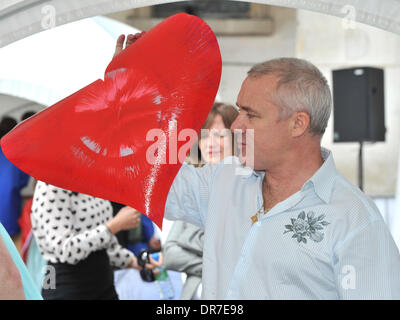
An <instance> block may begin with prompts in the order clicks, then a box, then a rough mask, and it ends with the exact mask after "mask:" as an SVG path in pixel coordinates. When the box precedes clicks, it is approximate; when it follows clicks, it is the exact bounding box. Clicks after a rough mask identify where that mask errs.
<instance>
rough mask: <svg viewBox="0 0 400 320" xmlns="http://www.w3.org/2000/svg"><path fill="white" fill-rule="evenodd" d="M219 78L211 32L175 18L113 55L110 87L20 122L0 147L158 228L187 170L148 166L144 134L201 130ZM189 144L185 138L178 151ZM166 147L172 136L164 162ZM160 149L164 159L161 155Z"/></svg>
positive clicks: (101, 85)
mask: <svg viewBox="0 0 400 320" xmlns="http://www.w3.org/2000/svg"><path fill="white" fill-rule="evenodd" d="M99 54H101V53H100V52H99ZM220 76H221V56H220V52H219V47H218V43H217V40H216V38H215V36H214V34H213V32H212V31H211V29H210V28H209V27H208V26H207V25H206V24H205V22H204V21H202V20H201V19H200V18H198V17H195V16H191V15H187V14H183V13H181V14H177V15H174V16H172V17H170V18H168V19H166V20H164V21H163V22H162V23H160V24H159V25H157V26H155V27H154V28H152V29H151V30H149V31H147V32H146V33H145V34H144V35H143V36H142V37H141V38H140V39H138V40H137V41H136V42H135V43H134V44H133V45H131V46H129V47H128V48H127V49H126V50H124V51H123V52H122V53H120V54H119V55H118V56H116V57H115V58H114V59H113V60H112V61H111V63H110V64H109V65H108V67H107V69H106V71H105V77H104V81H103V80H97V81H95V82H93V83H91V84H90V85H88V86H87V87H85V88H83V89H81V90H79V91H78V92H76V93H74V94H72V95H71V96H69V97H67V98H65V99H63V100H61V101H59V102H58V103H56V104H54V105H53V106H51V107H49V108H47V109H46V110H44V111H42V112H40V113H38V114H36V115H35V116H33V117H32V118H30V119H28V120H26V121H24V122H23V123H21V124H19V125H18V126H17V127H16V128H15V129H14V130H12V131H11V132H10V133H9V134H7V135H6V136H4V137H3V139H2V140H1V147H2V149H3V152H4V154H5V155H6V157H7V158H8V159H9V160H10V161H11V162H12V163H14V164H15V165H16V166H17V167H19V168H20V169H22V170H23V171H25V172H26V173H28V174H30V175H31V176H33V177H35V178H36V179H38V180H41V181H45V182H47V183H49V184H52V185H55V186H58V187H61V188H64V189H67V190H72V191H75V192H81V193H85V194H89V195H93V196H96V197H99V198H103V199H107V200H111V201H115V202H119V203H123V204H125V205H129V206H131V207H134V208H136V209H137V210H139V211H140V212H143V213H145V214H146V215H148V216H149V217H150V218H151V219H152V220H153V221H154V222H155V223H156V224H157V225H158V226H159V227H161V226H162V219H163V216H164V207H165V202H166V199H167V195H168V192H169V189H170V187H171V184H172V182H173V180H174V178H175V176H176V174H177V173H178V171H179V169H180V167H181V163H180V162H179V161H177V163H175V164H174V163H172V164H171V163H157V161H156V163H155V164H154V163H149V162H148V161H147V159H146V152H147V150H148V148H149V147H150V146H152V145H154V140H151V141H146V135H147V133H148V131H149V130H150V129H161V130H162V132H164V133H165V135H166V137H168V136H169V135H172V136H173V135H174V134H175V133H176V132H177V133H179V132H180V130H182V129H185V128H191V129H194V130H196V132H199V131H200V129H201V127H202V125H203V123H204V121H205V119H206V118H207V115H208V113H209V111H210V108H211V106H212V104H213V102H214V99H215V96H216V93H217V90H218V86H219V82H220ZM77 77H79V75H77ZM174 119H175V120H176V122H173V120H174ZM174 124H176V125H175V126H174ZM175 131H176V132H175ZM185 143H186V142H185V141H178V142H177V149H178V150H179V148H180V147H182V146H183V145H184V144H185ZM169 147H170V146H169V139H167V141H166V145H165V149H164V151H165V152H166V154H165V157H166V159H167V161H168V159H169ZM158 152H159V156H162V155H163V154H162V153H163V148H159V150H158Z"/></svg>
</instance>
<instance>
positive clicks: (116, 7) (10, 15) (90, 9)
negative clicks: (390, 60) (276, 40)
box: [0, 0, 400, 47]
mask: <svg viewBox="0 0 400 320" xmlns="http://www.w3.org/2000/svg"><path fill="white" fill-rule="evenodd" d="M232 1H235V0H232ZM169 2H177V0H172V1H171V0H164V1H162V0H69V1H64V0H1V1H0V47H2V46H5V45H7V44H9V43H12V42H14V41H17V40H19V39H22V38H25V37H27V36H29V35H31V34H35V33H37V32H40V31H43V30H45V29H48V28H51V27H54V26H59V25H62V24H66V23H68V22H72V21H76V20H80V19H83V18H88V17H93V16H98V15H103V14H107V13H112V12H117V11H122V10H127V9H132V8H138V7H144V6H149V5H154V4H160V3H169ZM248 2H250V1H248ZM251 2H257V3H265V4H271V5H277V6H284V7H291V8H298V9H306V10H312V11H316V12H321V13H326V14H330V15H334V16H338V17H347V18H349V19H354V20H355V21H358V22H361V23H366V24H369V25H372V26H376V27H378V28H381V29H384V30H388V31H391V32H394V33H397V34H400V3H399V1H398V0H362V1H359V0H254V1H251Z"/></svg>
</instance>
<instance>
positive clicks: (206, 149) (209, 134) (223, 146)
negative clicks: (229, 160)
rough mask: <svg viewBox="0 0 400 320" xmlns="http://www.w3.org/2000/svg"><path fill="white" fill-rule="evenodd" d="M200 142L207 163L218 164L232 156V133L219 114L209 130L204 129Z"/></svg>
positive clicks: (202, 154)
mask: <svg viewBox="0 0 400 320" xmlns="http://www.w3.org/2000/svg"><path fill="white" fill-rule="evenodd" d="M200 134H201V136H200V140H199V147H200V151H201V156H202V157H203V159H204V161H205V162H208V163H217V162H220V161H221V160H222V159H223V158H225V157H227V156H230V155H232V150H231V148H232V143H231V132H230V130H229V129H228V128H226V127H225V125H224V121H223V120H222V117H221V115H219V114H217V115H216V116H215V118H214V121H213V123H212V124H211V127H210V128H209V129H202V130H201V133H200Z"/></svg>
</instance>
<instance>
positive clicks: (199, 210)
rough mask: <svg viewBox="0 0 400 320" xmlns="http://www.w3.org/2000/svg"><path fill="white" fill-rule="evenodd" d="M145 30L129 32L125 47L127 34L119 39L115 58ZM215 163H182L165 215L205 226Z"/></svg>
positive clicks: (171, 190)
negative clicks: (203, 164)
mask: <svg viewBox="0 0 400 320" xmlns="http://www.w3.org/2000/svg"><path fill="white" fill-rule="evenodd" d="M144 33H145V32H144V31H143V32H141V33H136V34H135V35H132V34H129V35H128V37H127V40H126V45H125V48H124V42H125V36H124V35H120V36H119V37H118V39H117V43H116V47H115V53H114V58H115V57H116V56H117V55H118V54H120V53H121V52H122V51H123V50H124V49H126V47H127V46H130V45H133V44H134V42H135V41H136V40H137V39H139V38H140V37H141V36H142V35H143V34H144ZM215 168H216V166H215V165H206V166H204V167H202V168H195V167H193V166H191V165H186V164H185V163H184V164H183V165H182V167H181V169H180V170H179V172H178V174H177V176H176V177H175V180H174V182H173V184H172V186H171V188H170V191H169V194H168V198H167V201H166V205H165V210H164V216H165V218H166V219H169V220H178V219H179V220H185V221H187V222H189V223H192V224H194V225H197V226H200V227H204V221H205V216H206V212H207V207H208V194H209V190H210V181H211V178H212V174H213V170H214V169H215Z"/></svg>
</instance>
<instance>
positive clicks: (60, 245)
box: [32, 182, 112, 264]
mask: <svg viewBox="0 0 400 320" xmlns="http://www.w3.org/2000/svg"><path fill="white" fill-rule="evenodd" d="M71 194H72V192H71V191H67V190H63V189H60V188H57V187H55V186H52V185H49V184H45V183H43V182H38V185H37V186H36V189H35V195H34V202H33V205H32V210H33V216H32V225H33V226H34V230H33V231H34V234H35V229H36V230H37V232H36V234H39V235H38V236H36V235H35V238H36V241H37V243H38V246H39V248H40V247H41V248H42V249H43V248H45V249H46V251H50V252H52V255H53V256H55V258H56V259H57V260H58V262H61V263H69V264H77V263H78V262H79V261H81V260H84V259H86V258H87V257H88V256H89V254H90V253H92V252H94V251H97V250H100V249H105V248H107V247H108V246H109V244H110V241H111V238H112V234H111V233H110V231H109V230H108V228H107V227H106V226H105V225H104V224H102V225H99V226H98V227H96V228H94V229H91V230H86V231H81V230H79V231H77V229H75V227H74V220H75V216H74V215H73V214H72V212H73V209H72V204H71V202H72V201H71Z"/></svg>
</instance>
